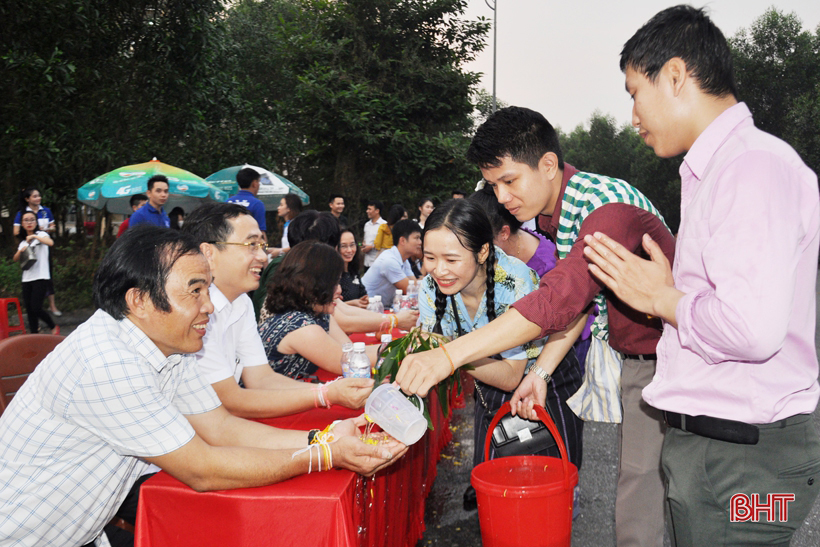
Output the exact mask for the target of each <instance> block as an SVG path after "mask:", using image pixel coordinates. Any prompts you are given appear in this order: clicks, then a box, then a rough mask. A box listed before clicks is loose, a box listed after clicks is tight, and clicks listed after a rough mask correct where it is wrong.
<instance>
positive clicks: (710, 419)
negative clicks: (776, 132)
mask: <svg viewBox="0 0 820 547" xmlns="http://www.w3.org/2000/svg"><path fill="white" fill-rule="evenodd" d="M621 69H622V70H624V72H625V75H626V89H627V91H628V92H629V94H630V95H631V96H632V99H633V101H634V102H633V111H632V123H633V125H634V126H635V127H637V128H638V131H639V133H640V135H641V137H643V139H644V140H645V142H646V144H647V145H648V146H651V147H652V148H653V149H654V151H655V153H656V154H657V155H658V156H661V157H672V156H676V155H679V154H682V153H686V156H685V157H684V161H683V164H682V165H681V168H680V173H681V226H680V232H679V234H678V240H677V245H676V250H675V260H674V268H670V265H669V262H668V260H667V258H666V257H665V256H664V254H663V253H662V252H661V250H660V247H659V246H658V245H657V244H656V243H655V242H654V241H653V240H652V239H651V238H650V237H649V236H648V235H645V236H644V241H643V244H644V248H645V250H646V251H647V252H648V253H649V256H650V260H644V259H642V258H639V257H637V256H635V255H634V254H632V253H630V252H628V251H627V250H626V249H624V248H623V247H622V246H621V245H619V244H618V243H616V242H615V241H613V240H612V239H610V238H609V237H607V236H606V235H604V234H600V233H596V234H594V236H591V235H587V236H586V238H585V241H586V243H587V245H588V247H587V248H586V250H585V253H586V255H587V257H588V258H589V259H590V260H591V262H592V263H591V264H590V270H591V271H592V273H593V274H594V275H596V276H597V277H598V278H599V279H601V280H602V281H603V282H604V283H605V284H606V285H607V286H608V287H609V288H610V289H612V290H613V291H614V292H615V294H616V295H617V296H618V297H619V298H620V299H621V300H622V301H623V302H626V303H627V304H629V305H630V306H632V307H633V308H634V309H636V310H638V311H640V312H644V313H647V314H651V315H653V316H656V317H660V318H661V319H663V321H664V324H665V325H664V327H665V328H664V332H663V336H662V337H661V340H660V342H659V343H658V347H657V357H658V360H657V370H656V373H655V377H654V379H653V381H652V383H651V384H649V386H647V387H646V388H645V389H644V391H643V398H644V400H645V401H646V402H648V403H649V404H650V405H652V406H653V407H655V408H658V409H661V410H663V411H664V414H665V418H666V421H667V423H668V425H669V426H671V427H669V429H668V430H667V433H666V439H665V441H664V447H663V454H662V462H663V469H664V472H665V474H666V477H667V479H668V493H667V498H668V501H669V505H670V510H671V515H672V525H673V529H674V534H675V540H676V544H677V545H678V547H681V546H690V545H691V546H698V545H788V544H789V541H790V538H791V536H792V534H793V532H794V530H796V529H797V528H798V527H799V526H800V524H801V523H802V521H803V520H804V519H805V517H806V515H807V514H808V512H809V511H810V509H811V507H812V504H813V502H814V500H815V498H816V497H817V494H818V487H820V439H818V435H817V432H816V431H815V428H814V426H813V425H812V421H811V413H812V412H813V411H814V410H815V408H816V406H817V401H818V397H820V386H818V382H817V376H818V363H817V356H816V353H815V345H814V333H815V284H816V275H817V258H818V245H819V244H820V196H818V187H817V177H816V175H815V174H814V173H813V172H812V171H811V170H810V169H809V168H808V167H806V165H805V164H804V163H803V162H802V161H801V159H800V157H799V156H798V155H797V153H796V152H795V151H794V150H793V149H792V148H791V147H790V146H789V145H787V144H786V143H784V142H783V141H781V140H779V139H777V138H775V137H773V136H771V135H769V134H767V133H764V132H762V131H760V130H759V129H756V128H755V126H754V123H753V121H752V115H751V113H750V112H749V109H748V108H747V107H746V105H745V104H744V103H739V102H738V101H737V98H736V95H737V94H736V90H735V84H734V76H733V70H732V61H731V53H730V50H729V47H728V45H727V43H726V39H725V38H724V37H723V35H722V33H721V32H720V30H719V29H718V28H717V27H715V25H714V24H713V23H712V21H711V20H710V19H709V18H708V17H707V16H706V15H705V14H704V13H703V11H702V10H697V9H695V8H692V7H690V6H677V7H673V8H669V9H667V10H664V11H662V12H660V13H659V14H657V15H656V16H655V17H654V18H653V19H651V20H650V21H649V22H648V23H647V24H646V25H645V26H644V27H643V28H641V29H640V30H639V31H638V32H637V33H636V34H635V35H634V36H633V37H632V38H630V40H629V41H628V42H627V43H626V45H625V46H624V49H623V51H622V52H621Z"/></svg>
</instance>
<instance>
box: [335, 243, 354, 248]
mask: <svg viewBox="0 0 820 547" xmlns="http://www.w3.org/2000/svg"><path fill="white" fill-rule="evenodd" d="M339 248H340V249H355V248H356V244H355V243H341V244H339Z"/></svg>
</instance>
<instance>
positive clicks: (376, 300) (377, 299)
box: [370, 294, 382, 302]
mask: <svg viewBox="0 0 820 547" xmlns="http://www.w3.org/2000/svg"><path fill="white" fill-rule="evenodd" d="M370 300H372V301H373V302H381V301H382V296H381V295H380V294H377V295H375V296H371V297H370Z"/></svg>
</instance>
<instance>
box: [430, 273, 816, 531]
mask: <svg viewBox="0 0 820 547" xmlns="http://www.w3.org/2000/svg"><path fill="white" fill-rule="evenodd" d="M819 281H820V280H819ZM818 324H820V296H819V297H818ZM815 345H816V347H817V348H818V349H820V330H818V334H816V335H815ZM470 405H471V403H468V408H465V409H460V410H458V411H456V413H455V415H454V417H453V421H452V425H451V427H452V429H453V442H452V443H451V444H450V446H448V447H447V448H446V449H445V452H444V454H443V456H442V460H441V462H439V464H438V477H437V478H436V482H435V485H434V486H433V490H432V492H431V494H430V497H429V498H428V501H427V511H426V514H425V523H426V524H427V531H426V532H425V534H424V537H423V538H422V539H421V540H420V541H419V543H418V546H417V547H426V546H428V545H435V546H445V545H446V546H453V547H461V546H464V547H478V546H480V545H481V533H480V530H479V525H478V514H477V512H476V511H472V512H467V511H464V509H463V508H462V494H463V493H464V489H465V488H467V485H468V484H469V481H470V471H471V464H472V444H473V441H472V439H473V432H472V410H471V406H470ZM814 424H815V427H816V428H817V430H818V431H820V410H816V411H815V412H814ZM617 471H618V436H617V426H615V425H611V424H601V423H595V422H590V423H587V424H586V425H585V427H584V463H583V466H582V469H581V472H580V474H579V482H580V485H581V497H580V505H581V515H580V516H579V517H578V518H577V519H576V520H575V521H574V523H573V528H572V546H573V547H609V546H613V547H614V545H615V485H616V480H617ZM539 524H540V523H539ZM536 526H537V525H536V523H533V527H536ZM664 544H665V546H666V547H668V546H670V545H671V542H670V541H669V538H666V541H665V542H664ZM791 545H792V547H817V546H818V545H820V498H818V500H817V501H816V502H815V504H814V508H813V510H812V512H811V513H810V515H809V517H808V518H807V520H806V522H805V523H804V524H803V526H802V527H801V528H800V529H799V530H798V531H797V533H796V534H795V536H794V538H793V539H792V542H791Z"/></svg>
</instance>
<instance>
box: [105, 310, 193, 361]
mask: <svg viewBox="0 0 820 547" xmlns="http://www.w3.org/2000/svg"><path fill="white" fill-rule="evenodd" d="M103 313H105V312H103ZM119 324H120V328H122V329H123V331H125V334H126V336H127V337H128V339H129V340H130V341H131V342H132V347H133V348H134V350H135V351H136V352H137V353H139V354H140V355H141V356H142V357H144V358H145V360H146V361H148V363H149V364H150V365H151V366H152V367H154V368H155V369H156V370H157V372H160V371H162V369H164V368H165V367H166V366H168V365H176V364H178V363H179V362H181V361H182V357H183V355H182V354H181V353H175V354H173V355H169V356H168V357H165V355H163V353H162V352H161V351H160V350H159V348H158V347H157V345H156V344H155V343H154V342H153V340H151V339H150V338H148V335H147V334H145V333H144V332H143V331H142V329H140V328H139V327H138V326H136V325H135V324H134V323H133V322H132V321H131V320H130V319H128V318H127V317H126V318H124V319H122V320H120V321H119Z"/></svg>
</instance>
